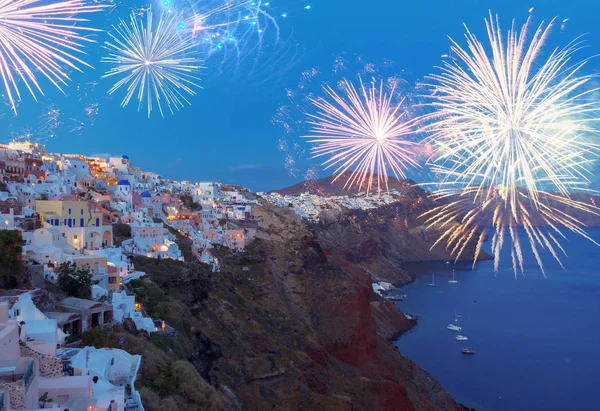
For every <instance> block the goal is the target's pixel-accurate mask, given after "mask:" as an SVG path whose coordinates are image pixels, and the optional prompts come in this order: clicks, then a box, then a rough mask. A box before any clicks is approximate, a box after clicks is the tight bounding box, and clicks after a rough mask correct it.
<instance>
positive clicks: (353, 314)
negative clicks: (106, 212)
mask: <svg viewBox="0 0 600 411" xmlns="http://www.w3.org/2000/svg"><path fill="white" fill-rule="evenodd" d="M430 206H431V204H429V203H427V200H426V196H418V195H417V196H410V197H408V196H407V198H406V200H405V201H403V202H400V203H397V204H394V205H393V206H388V207H384V208H381V209H377V210H372V211H368V212H367V211H343V212H335V213H334V212H331V213H329V214H328V215H325V216H323V219H322V220H321V222H320V223H318V224H308V223H306V222H304V221H302V220H301V219H300V218H299V217H298V216H297V215H295V214H294V213H293V212H292V210H291V209H289V208H281V207H275V206H272V205H270V204H267V203H262V205H261V206H256V207H254V212H255V215H256V223H255V224H256V227H255V228H256V230H257V234H256V238H255V239H254V240H253V241H252V242H251V243H250V244H249V246H248V247H247V249H246V251H245V252H243V253H238V254H234V253H231V252H230V251H229V250H227V249H225V248H216V249H215V250H213V254H214V255H215V256H216V257H217V258H218V259H219V262H220V266H221V271H220V272H219V273H212V272H210V270H209V268H208V267H205V266H202V265H201V264H199V263H197V262H186V263H180V262H174V261H170V260H169V261H167V260H163V261H156V260H149V259H146V258H143V257H139V258H137V259H136V266H137V268H138V269H140V270H142V271H145V272H147V273H148V277H147V278H146V279H143V280H141V281H137V282H134V283H133V284H131V289H132V290H133V292H135V293H136V294H137V296H138V299H139V301H141V302H142V303H143V304H144V307H145V308H146V309H147V311H148V313H149V314H150V315H151V316H153V317H154V318H161V319H164V320H165V321H166V322H167V324H169V325H171V326H173V327H174V328H175V329H176V331H177V333H176V334H174V335H172V336H160V338H157V337H155V336H154V334H152V336H150V337H147V336H144V335H143V334H142V335H139V333H136V332H135V331H134V334H135V335H136V337H135V340H132V338H131V337H127V338H125V337H123V336H122V335H120V336H118V338H116V339H115V341H127V344H125V345H126V348H128V349H129V350H133V348H132V347H139V350H140V351H143V352H140V353H141V354H145V355H146V357H148V355H149V354H150V353H154V354H152V357H153V358H155V359H152V358H149V359H148V360H146V359H144V362H143V365H142V378H141V379H140V380H141V381H142V384H143V385H144V387H143V388H144V389H143V390H142V396H143V399H144V406H145V407H146V409H147V410H149V411H153V410H155V409H156V410H159V409H160V410H161V411H164V410H169V409H171V408H172V404H178V405H177V409H178V410H187V409H190V410H191V409H197V407H198V406H200V404H201V405H202V407H203V409H248V410H265V409H276V410H295V409H310V410H458V409H461V407H460V406H459V404H457V403H456V402H455V401H454V400H453V399H452V398H451V397H450V395H449V394H448V392H447V391H446V390H445V389H444V388H443V387H441V386H440V385H439V384H438V383H437V382H436V381H435V380H434V379H433V378H432V377H431V375H429V374H428V373H427V372H426V371H424V370H423V369H421V368H420V367H418V366H417V365H415V364H414V363H412V362H411V361H410V360H408V359H406V358H404V357H403V356H402V355H401V353H400V352H398V350H397V349H396V348H395V347H394V346H393V345H392V344H390V343H389V340H391V339H393V338H395V337H397V336H398V335H400V334H401V333H402V332H404V331H406V330H407V329H409V328H410V327H412V326H413V325H414V324H413V322H412V321H411V320H408V319H407V318H406V317H405V316H404V315H403V314H402V313H400V312H399V311H398V310H397V308H396V307H395V306H394V304H393V303H391V302H389V301H384V300H383V299H382V298H381V297H379V296H378V295H377V294H375V293H374V292H373V290H372V281H373V278H377V279H380V280H390V281H392V282H395V283H398V284H400V283H404V282H407V281H409V279H410V277H409V275H408V273H405V272H402V271H401V270H400V269H399V265H400V264H402V263H404V262H412V261H422V260H443V259H446V258H447V255H446V253H445V251H444V250H443V249H434V250H432V251H430V250H429V249H430V246H431V244H432V242H433V241H434V239H435V233H430V232H426V231H425V230H424V228H423V227H422V226H421V223H420V222H419V221H418V219H417V217H418V215H420V214H421V213H422V212H423V211H424V210H426V209H427V208H428V207H430ZM181 241H182V246H183V247H184V248H185V244H184V242H185V239H183V238H182V239H181ZM103 338H104V337H103ZM144 339H145V340H147V341H148V342H149V343H151V344H152V345H153V348H152V349H150V348H148V347H147V344H146V343H144V342H143V341H141V340H144ZM132 341H133V342H135V344H133V342H132ZM144 344H146V345H144ZM141 347H146V348H143V349H142V348H141ZM156 347H159V348H160V349H161V350H162V351H163V353H164V354H160V355H159V353H155V352H154V351H155V349H156ZM134 351H135V350H134ZM146 353H148V354H146ZM157 364H160V367H159V366H158V365H157ZM185 364H193V367H194V368H195V370H196V371H197V374H198V375H199V376H200V377H201V380H203V381H205V382H207V383H208V384H209V387H211V388H210V389H209V387H207V386H206V384H204V383H202V381H199V380H197V379H194V378H195V377H194V378H192V377H193V376H194V373H192V372H190V370H187V371H186V372H187V373H188V375H190V376H191V377H190V378H192V381H193V385H194V386H198V387H201V388H202V390H201V392H204V393H206V395H204V394H203V395H199V394H198V395H196V396H194V397H190V396H188V395H187V394H186V393H187V391H188V390H187V389H186V388H185V387H187V386H189V383H190V381H188V380H187V379H182V378H175V377H176V376H177V375H178V374H179V371H178V370H179V369H180V368H182V367H184V365H185ZM200 377H199V378H200ZM173 381H176V382H175V383H173ZM185 382H188V385H185ZM198 397H202V398H198ZM195 407H196V408H195Z"/></svg>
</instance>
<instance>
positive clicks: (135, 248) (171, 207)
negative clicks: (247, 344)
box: [0, 142, 402, 411]
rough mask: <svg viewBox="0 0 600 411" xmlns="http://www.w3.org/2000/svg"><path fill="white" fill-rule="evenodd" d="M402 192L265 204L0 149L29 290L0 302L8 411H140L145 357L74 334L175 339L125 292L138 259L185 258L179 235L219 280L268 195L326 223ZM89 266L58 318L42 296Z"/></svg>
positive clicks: (213, 188)
mask: <svg viewBox="0 0 600 411" xmlns="http://www.w3.org/2000/svg"><path fill="white" fill-rule="evenodd" d="M401 195H402V194H401V193H388V194H386V195H384V196H378V197H368V196H366V197H365V196H362V197H347V196H337V197H322V196H317V195H310V194H301V195H295V196H290V195H280V194H276V193H270V194H264V193H258V196H256V195H254V194H252V193H250V192H249V191H248V190H245V189H241V188H236V187H233V186H228V185H224V184H219V183H216V182H201V183H192V182H189V181H181V182H178V181H173V180H168V179H164V178H162V177H161V176H160V175H158V174H156V173H153V172H146V171H142V170H140V169H139V168H136V167H134V166H133V165H132V164H131V162H130V159H129V158H128V156H126V155H123V156H120V157H111V158H108V159H105V158H100V157H88V156H84V155H80V154H51V153H48V152H46V147H45V146H44V145H42V144H38V143H31V142H11V143H9V144H7V145H0V234H1V233H2V232H4V233H9V232H12V233H16V234H17V235H18V239H19V242H20V244H21V256H20V258H21V259H22V263H23V264H24V265H25V269H26V270H25V271H26V278H27V285H28V287H29V290H22V291H20V292H19V293H9V292H5V293H4V294H0V410H1V411H4V410H13V409H15V410H16V409H25V410H37V409H40V408H56V409H71V410H73V409H88V410H111V411H121V410H134V409H136V410H143V406H142V403H141V400H140V395H139V392H137V390H136V386H135V382H136V376H137V375H138V370H139V367H140V364H141V361H142V358H141V356H140V355H130V354H129V353H127V352H125V351H123V350H119V349H110V348H94V347H89V346H88V347H84V348H81V344H80V343H81V341H79V342H77V341H75V342H73V338H71V337H74V336H75V337H76V336H78V335H81V334H82V333H84V332H86V331H88V330H91V329H93V328H97V327H100V328H101V327H103V326H105V325H108V324H113V323H115V322H121V323H122V322H124V321H130V322H133V323H134V324H135V328H136V329H137V330H142V331H144V332H147V333H173V332H174V330H173V329H172V328H171V327H170V326H169V325H168V324H166V323H165V322H164V321H162V320H161V319H159V318H151V317H150V316H148V314H147V313H146V312H145V310H144V307H143V306H142V304H140V302H138V301H136V296H135V295H134V293H133V292H131V291H130V290H129V289H128V287H127V284H128V283H129V282H131V281H132V280H139V279H140V278H142V277H144V276H145V273H144V272H141V271H138V270H136V267H135V266H134V259H133V257H134V256H136V255H137V256H144V257H147V258H153V259H173V260H180V261H183V260H184V255H183V253H182V251H181V250H180V248H179V246H178V241H177V237H180V238H185V239H187V240H188V241H187V242H188V243H189V244H191V252H192V253H193V258H197V259H198V260H199V261H201V262H203V263H205V264H207V265H209V266H210V267H212V271H213V272H214V273H217V272H218V271H219V261H218V259H217V258H216V257H214V256H213V255H212V254H211V250H213V249H214V247H215V246H217V245H219V246H224V247H227V248H229V249H230V250H231V251H233V252H239V251H243V250H244V248H245V247H246V243H247V242H248V241H249V240H251V239H252V237H253V236H254V235H255V234H256V227H257V226H256V224H253V222H254V220H255V217H254V215H253V213H252V211H253V209H252V208H253V206H254V205H256V204H259V200H260V199H262V200H263V201H267V202H270V203H272V204H275V205H278V206H285V207H290V208H291V209H293V211H294V212H295V213H296V214H298V215H299V216H300V217H301V218H303V219H306V220H309V221H317V220H318V218H319V214H320V213H321V211H323V210H327V209H339V208H341V207H345V208H350V209H365V210H368V209H370V208H374V207H377V206H379V205H382V204H389V203H391V202H394V201H396V199H397V198H399V197H401ZM116 231H119V232H118V233H117V232H116ZM121 231H124V232H125V233H126V235H123V234H122V233H121ZM65 270H66V271H65ZM68 270H71V271H68ZM82 270H83V271H85V272H86V273H88V274H89V275H91V280H92V282H91V284H92V285H91V287H90V292H89V296H88V298H78V297H74V296H68V297H66V298H62V299H61V300H60V301H59V302H58V306H57V307H54V310H53V311H48V310H46V309H45V307H42V306H38V305H36V301H37V299H38V298H37V297H38V295H39V292H40V289H45V288H47V287H46V285H56V284H57V283H59V282H60V276H61V273H63V274H62V275H68V274H64V273H65V272H67V273H68V272H70V273H73V272H81V271H82Z"/></svg>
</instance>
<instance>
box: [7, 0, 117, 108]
mask: <svg viewBox="0 0 600 411" xmlns="http://www.w3.org/2000/svg"><path fill="white" fill-rule="evenodd" d="M104 8H105V6H104V5H102V4H89V2H87V1H86V0H65V1H56V2H53V3H47V2H43V1H40V0H0V76H1V77H2V82H3V85H4V89H5V90H6V94H7V96H8V99H9V101H10V104H11V108H12V110H13V111H14V113H15V114H16V113H17V107H16V104H15V100H20V99H21V93H20V91H19V88H18V86H17V81H18V79H20V80H21V81H22V82H23V84H24V85H25V87H26V88H27V90H29V92H30V93H31V95H32V96H33V98H34V99H36V100H37V96H36V92H39V93H40V94H42V95H43V94H44V92H43V91H42V87H41V85H40V83H39V82H38V78H37V77H36V72H37V73H39V74H41V75H42V76H44V77H46V79H48V80H49V81H50V82H51V83H52V84H53V85H54V86H55V87H57V88H58V89H59V90H61V91H62V87H63V86H65V85H66V84H67V82H68V80H69V75H68V74H67V72H66V69H74V70H77V71H81V69H80V68H79V65H82V66H87V67H91V66H90V65H89V64H88V63H86V62H85V61H83V60H82V59H81V58H80V57H78V55H81V54H83V43H86V42H87V43H93V42H94V41H93V40H91V39H89V38H87V37H84V36H83V35H82V34H81V33H82V32H95V31H99V30H95V29H93V28H89V27H82V26H77V25H76V24H77V23H81V22H85V21H87V20H86V19H83V18H79V17H76V16H77V15H79V14H84V13H93V12H97V11H100V10H102V9H104Z"/></svg>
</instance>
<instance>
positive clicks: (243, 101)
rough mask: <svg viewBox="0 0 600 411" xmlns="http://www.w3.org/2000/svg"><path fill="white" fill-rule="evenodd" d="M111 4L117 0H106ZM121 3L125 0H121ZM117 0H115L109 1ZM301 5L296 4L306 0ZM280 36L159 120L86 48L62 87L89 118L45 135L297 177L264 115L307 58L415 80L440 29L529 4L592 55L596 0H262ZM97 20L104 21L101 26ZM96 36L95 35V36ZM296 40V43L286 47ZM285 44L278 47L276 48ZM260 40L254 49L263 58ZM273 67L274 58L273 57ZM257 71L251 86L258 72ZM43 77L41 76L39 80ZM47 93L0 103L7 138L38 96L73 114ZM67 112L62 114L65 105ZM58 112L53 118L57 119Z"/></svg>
mask: <svg viewBox="0 0 600 411" xmlns="http://www.w3.org/2000/svg"><path fill="white" fill-rule="evenodd" d="M117 2H118V0H117ZM128 2H129V0H128ZM121 3H124V1H121ZM309 4H310V5H311V9H310V10H305V9H304V7H305V6H306V5H309ZM272 6H273V7H274V10H275V12H274V14H275V15H276V16H280V15H281V14H282V13H284V12H287V13H288V17H287V18H285V19H283V18H278V22H279V25H280V29H281V37H282V38H284V39H288V38H289V39H290V40H288V41H290V42H291V43H290V47H288V48H287V50H292V49H293V50H297V52H296V53H293V52H289V55H290V58H287V57H286V58H285V59H284V61H285V63H281V62H280V63H277V64H268V63H266V64H265V66H267V67H268V69H265V71H264V72H266V73H265V74H264V75H263V73H264V72H261V71H259V72H258V73H256V72H255V73H254V74H253V75H251V76H249V77H250V78H246V76H245V73H246V71H245V68H244V67H243V65H242V66H241V67H240V69H239V70H238V72H237V73H235V74H231V73H227V72H225V73H223V72H222V70H220V67H219V64H218V61H217V60H215V59H213V60H211V61H209V63H210V62H214V64H213V65H212V66H211V65H210V64H208V66H209V67H208V68H207V69H206V71H205V74H204V76H203V86H204V89H203V90H200V91H199V93H198V95H196V96H194V97H193V98H192V105H191V106H187V107H185V108H184V109H183V110H181V111H180V112H178V113H176V114H175V115H170V113H167V114H165V118H161V117H160V115H158V112H156V113H155V114H154V115H153V117H152V118H151V119H150V120H149V119H147V118H146V114H145V112H140V113H138V112H137V105H136V104H132V105H130V106H129V107H127V108H121V107H120V105H119V103H120V99H119V98H108V97H106V96H105V92H106V90H108V88H109V87H110V86H111V85H112V81H111V80H109V79H100V76H101V74H102V73H103V72H104V71H105V70H106V69H107V67H106V65H104V64H101V63H100V62H99V59H100V56H101V55H102V50H101V49H100V47H99V46H98V45H95V46H91V51H90V55H89V56H88V57H89V59H88V60H89V62H90V63H91V64H92V65H93V66H94V67H95V70H91V69H86V70H84V73H83V74H76V75H73V76H72V79H73V85H76V84H85V83H86V82H90V81H97V82H98V84H97V85H96V87H95V89H94V90H93V91H91V90H90V92H89V95H88V96H87V97H85V98H83V100H86V101H87V102H89V101H94V102H98V103H99V106H98V107H99V112H98V115H97V116H96V119H95V122H94V124H87V125H86V126H85V127H84V128H83V129H82V130H81V131H80V132H71V133H70V132H68V129H65V128H63V129H61V131H60V132H57V135H56V136H55V137H54V138H53V139H51V140H49V141H47V142H46V144H47V145H48V149H49V150H50V151H53V152H81V153H85V154H95V153H110V154H112V155H121V154H128V155H129V157H130V158H131V159H132V162H133V164H134V165H135V166H139V167H141V168H143V169H146V170H152V171H156V172H158V173H160V174H161V175H163V176H164V177H168V178H173V179H191V180H196V181H199V180H217V181H223V182H229V183H235V184H241V185H245V186H247V187H249V188H252V189H254V190H265V189H274V188H280V187H284V186H287V185H291V184H294V183H295V182H297V180H295V179H294V178H292V177H290V176H288V175H287V173H286V171H285V169H284V154H283V153H282V152H281V151H279V150H278V148H277V139H278V136H279V133H280V130H279V129H278V128H276V127H275V126H273V125H272V124H271V122H270V120H271V117H272V116H273V114H274V113H275V111H276V109H277V107H278V106H279V105H280V104H282V103H284V102H285V88H286V87H294V85H295V84H296V83H297V82H298V79H299V77H300V74H301V72H302V71H304V70H307V69H309V68H312V67H331V63H332V60H333V58H334V56H335V55H337V54H339V53H355V54H358V55H362V56H364V57H365V58H366V59H372V60H380V59H384V58H387V59H391V60H393V61H394V62H395V63H396V64H397V66H398V67H400V68H402V69H403V71H404V78H405V79H406V80H408V81H409V82H411V83H414V82H415V81H417V80H419V79H421V78H423V76H425V75H427V74H429V73H430V72H431V71H432V68H433V66H435V65H437V64H439V63H440V61H441V58H440V57H441V55H442V54H445V53H447V52H448V48H449V41H448V39H447V36H448V35H449V36H451V37H453V38H454V39H457V40H462V35H463V32H464V29H463V26H462V23H463V22H464V23H466V24H467V25H468V26H469V28H470V29H471V30H472V31H473V32H475V33H476V34H478V35H480V36H483V35H484V33H485V26H484V21H483V19H484V18H485V17H486V16H487V13H488V10H489V9H492V10H493V11H494V12H495V13H498V14H499V15H500V19H501V24H502V26H503V28H504V30H506V29H508V25H509V22H510V19H512V18H517V21H518V23H519V24H521V23H523V22H524V21H525V19H526V18H527V16H528V10H529V8H530V7H534V11H533V15H534V17H535V19H536V20H535V22H538V23H539V22H540V21H541V20H542V19H550V18H552V17H554V16H559V18H560V20H562V19H565V18H569V21H568V23H567V26H566V29H565V30H562V31H561V30H560V29H559V28H558V27H556V28H555V29H554V31H553V32H552V34H553V35H552V36H551V39H550V44H551V45H566V44H567V43H568V42H569V41H570V40H572V39H574V38H575V37H577V36H579V35H582V34H586V39H587V42H588V44H589V45H590V46H591V48H590V49H589V50H587V51H586V52H585V53H586V54H587V55H593V54H598V53H600V25H598V16H599V15H600V2H595V1H589V0H571V1H566V0H539V1H529V2H526V3H524V2H523V1H520V0H496V1H483V0H479V1H478V0H429V1H401V0H378V1H371V2H369V1H364V0H361V1H357V0H306V1H304V0H302V1H300V0H272ZM106 26H107V27H105V28H108V27H109V24H106ZM98 37H99V38H98V40H99V41H100V42H102V41H104V39H105V37H106V35H105V34H100V35H99V36H98ZM293 44H297V45H298V46H297V47H291V45H293ZM284 49H285V47H284ZM272 52H273V49H272V48H271V47H266V48H265V52H264V53H263V56H262V58H263V59H264V60H265V61H267V62H268V61H272V60H270V59H274V56H270V55H269V54H270V53H272ZM281 64H283V65H282V66H281V68H280V67H278V65H281ZM599 67H600V60H599V59H595V60H593V61H592V62H591V63H590V64H589V66H587V68H586V70H587V71H588V72H589V71H592V70H593V71H598V68H599ZM257 79H261V80H265V79H266V81H263V82H262V83H263V84H258V80H257ZM44 85H45V86H46V84H44ZM45 90H47V91H48V92H47V95H46V97H45V98H43V99H41V102H39V103H36V102H35V101H34V100H33V99H32V98H31V97H30V96H29V95H25V94H23V96H24V98H23V101H22V102H21V104H20V107H19V116H18V117H16V118H14V117H13V116H12V115H11V114H10V113H7V114H5V115H4V117H3V118H2V119H0V127H2V129H3V131H4V135H5V138H3V139H4V140H8V139H10V138H11V135H15V133H18V132H19V130H21V129H23V128H25V127H28V128H30V129H35V127H36V126H37V125H38V124H39V121H40V119H39V113H40V112H42V110H44V107H45V106H47V105H48V104H49V103H54V104H56V106H57V107H58V108H59V109H61V111H64V112H65V113H68V112H75V113H77V112H80V111H81V110H83V107H84V105H85V102H83V101H79V100H78V99H77V98H76V97H75V96H74V92H73V87H71V89H69V90H67V92H69V93H71V94H70V95H69V97H68V98H65V97H63V96H61V95H60V94H59V93H57V92H55V91H51V90H50V87H45ZM67 115H68V114H67ZM68 121H69V120H68V119H65V122H68Z"/></svg>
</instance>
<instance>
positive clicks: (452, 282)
mask: <svg viewBox="0 0 600 411" xmlns="http://www.w3.org/2000/svg"><path fill="white" fill-rule="evenodd" d="M448 282H449V283H450V284H458V281H456V272H455V270H452V280H450V281H448Z"/></svg>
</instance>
